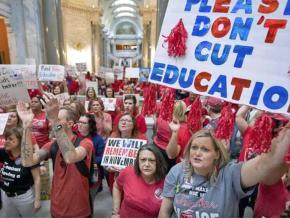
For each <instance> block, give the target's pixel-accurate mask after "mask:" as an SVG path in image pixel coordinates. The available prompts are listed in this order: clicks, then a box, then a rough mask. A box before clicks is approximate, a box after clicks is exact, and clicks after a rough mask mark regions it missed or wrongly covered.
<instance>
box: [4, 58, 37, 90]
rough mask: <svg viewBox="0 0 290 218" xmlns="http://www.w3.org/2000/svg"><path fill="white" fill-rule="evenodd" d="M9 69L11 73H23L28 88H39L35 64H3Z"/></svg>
mask: <svg viewBox="0 0 290 218" xmlns="http://www.w3.org/2000/svg"><path fill="white" fill-rule="evenodd" d="M1 66H2V67H5V68H6V69H9V71H10V73H11V74H22V76H23V83H24V85H25V86H26V88H27V89H38V84H37V77H36V66H35V65H17V64H15V65H14V64H11V65H1Z"/></svg>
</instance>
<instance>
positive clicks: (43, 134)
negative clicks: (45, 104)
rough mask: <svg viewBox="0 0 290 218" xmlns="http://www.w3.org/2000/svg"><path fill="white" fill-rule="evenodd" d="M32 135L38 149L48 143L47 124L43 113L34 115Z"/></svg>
mask: <svg viewBox="0 0 290 218" xmlns="http://www.w3.org/2000/svg"><path fill="white" fill-rule="evenodd" d="M32 134H33V136H34V137H35V139H36V142H37V144H38V146H39V148H41V147H42V146H43V145H44V144H46V143H47V142H49V122H48V120H47V119H46V114H45V112H44V111H43V112H41V113H40V114H36V115H34V117H33V121H32Z"/></svg>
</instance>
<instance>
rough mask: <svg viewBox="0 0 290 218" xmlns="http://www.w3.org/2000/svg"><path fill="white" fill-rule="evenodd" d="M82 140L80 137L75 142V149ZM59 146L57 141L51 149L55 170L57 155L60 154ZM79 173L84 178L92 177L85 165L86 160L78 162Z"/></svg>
mask: <svg viewBox="0 0 290 218" xmlns="http://www.w3.org/2000/svg"><path fill="white" fill-rule="evenodd" d="M81 141H82V139H81V138H80V137H77V138H76V140H75V142H74V147H75V148H76V147H78V146H79V145H80V143H81ZM58 149H59V147H58V144H57V141H55V142H54V143H53V144H52V145H51V148H50V156H51V159H52V165H53V169H54V165H55V159H56V154H57V152H58ZM75 165H76V167H77V169H78V171H79V172H80V174H82V175H83V176H84V177H87V178H89V177H90V171H89V169H88V167H87V165H86V163H85V161H84V160H81V161H79V162H76V163H75Z"/></svg>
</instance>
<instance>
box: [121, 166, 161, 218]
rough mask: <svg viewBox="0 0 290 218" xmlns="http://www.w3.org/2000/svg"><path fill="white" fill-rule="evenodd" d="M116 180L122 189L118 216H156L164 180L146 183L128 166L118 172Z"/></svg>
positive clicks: (147, 217)
mask: <svg viewBox="0 0 290 218" xmlns="http://www.w3.org/2000/svg"><path fill="white" fill-rule="evenodd" d="M116 182H117V184H118V186H119V187H120V189H121V190H123V200H122V203H121V208H120V211H119V212H120V217H124V218H125V217H126V218H127V217H138V218H145V217H146V218H149V217H157V216H158V213H159V209H160V206H161V201H162V199H161V193H162V189H163V185H164V180H161V181H159V182H156V183H154V184H147V183H146V182H145V181H144V180H143V178H142V177H141V176H137V175H136V174H135V172H134V168H133V167H131V166H129V167H127V168H126V169H124V170H123V171H122V172H121V173H120V175H119V176H118V177H117V180H116Z"/></svg>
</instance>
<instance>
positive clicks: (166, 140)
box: [0, 72, 290, 218]
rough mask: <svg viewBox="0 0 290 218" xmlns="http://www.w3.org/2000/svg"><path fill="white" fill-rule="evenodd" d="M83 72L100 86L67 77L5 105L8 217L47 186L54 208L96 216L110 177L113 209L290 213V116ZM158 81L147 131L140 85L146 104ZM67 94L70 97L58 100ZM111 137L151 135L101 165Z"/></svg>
mask: <svg viewBox="0 0 290 218" xmlns="http://www.w3.org/2000/svg"><path fill="white" fill-rule="evenodd" d="M85 78H86V79H87V80H93V81H97V82H98V90H95V89H94V88H93V87H82V83H81V82H80V80H79V79H78V78H77V77H74V76H68V77H67V78H66V81H64V82H50V83H46V84H41V86H40V88H39V90H29V94H30V97H31V102H30V103H29V104H25V103H23V102H19V103H18V105H15V106H14V107H13V106H9V107H3V108H1V109H2V112H4V113H5V112H6V113H9V119H8V122H7V124H6V128H5V131H4V134H3V135H2V136H0V162H1V168H2V170H1V176H2V177H1V196H2V206H3V207H2V208H3V210H4V212H5V214H6V216H7V217H31V216H33V213H34V212H36V211H37V210H38V209H39V208H40V207H41V203H40V192H41V191H40V189H42V191H46V192H48V193H49V195H50V199H51V209H50V210H51V216H52V217H91V216H93V211H94V208H93V204H94V200H95V196H96V194H97V193H98V192H100V191H102V189H103V182H105V181H104V180H106V181H107V184H108V186H109V188H110V191H111V194H112V199H113V200H112V202H113V203H112V217H124V218H125V217H164V218H165V217H212V218H213V217H223V218H225V217H229V218H232V217H243V215H244V210H245V207H246V206H250V207H252V209H253V211H254V217H279V216H280V215H282V214H283V213H286V212H287V202H290V195H289V192H288V188H289V182H288V169H289V163H290V159H289V156H290V155H289V154H290V153H288V152H289V151H288V150H289V147H290V122H289V118H287V117H285V116H283V115H280V114H273V113H267V112H264V111H259V110H257V109H255V108H250V107H249V106H243V105H234V104H230V103H227V102H225V101H222V100H219V99H217V98H213V97H203V96H198V95H195V94H193V93H188V92H185V91H181V90H173V89H169V88H166V87H162V86H157V85H153V84H149V83H147V82H144V83H139V82H138V81H137V80H135V79H131V80H129V79H124V80H115V81H114V83H112V84H106V81H105V80H104V79H102V78H96V77H94V76H92V75H91V74H90V73H89V72H88V73H87V74H86V77H85ZM152 88H153V89H155V91H156V92H154V95H155V96H154V98H153V99H156V100H155V101H156V102H155V103H156V108H155V111H154V113H153V114H152V113H151V114H150V116H151V117H153V118H154V119H155V131H154V137H153V138H152V140H149V139H148V138H147V134H146V132H147V126H146V119H145V117H146V115H148V114H146V113H144V110H142V109H141V107H140V105H141V103H140V102H138V98H136V95H135V94H138V95H140V96H144V101H143V109H144V106H146V104H148V101H146V99H147V97H146V96H148V95H147V92H150V90H151V89H152ZM62 93H68V96H69V98H68V99H66V100H65V101H63V102H61V103H60V102H59V101H58V100H57V98H56V96H57V95H59V94H62ZM123 96H124V97H123ZM82 97H84V98H82ZM101 97H105V98H116V104H115V110H114V111H106V110H105V107H104V103H103V101H102V99H101ZM151 97H152V96H151ZM155 97H156V98H155ZM145 98H146V99H145ZM85 102H87V104H86V103H85ZM230 119H231V122H229V120H230ZM108 138H124V139H143V140H148V142H149V141H153V143H152V144H147V145H144V146H142V147H141V148H140V149H139V151H138V154H137V157H136V160H135V163H134V165H133V166H128V167H127V168H126V169H124V170H120V169H118V168H113V167H106V168H103V167H102V166H101V160H102V156H103V151H104V148H105V143H106V141H107V139H108ZM48 159H51V161H52V165H53V175H52V177H51V179H52V184H51V188H50V187H49V186H48V187H49V188H47V186H46V187H41V182H43V181H45V180H46V182H47V181H48V182H50V181H49V171H50V170H49V164H48ZM92 169H93V171H94V179H93V178H92V177H91V171H92ZM40 177H41V179H40ZM33 186H34V190H33V188H32V187H33ZM40 187H41V188H40ZM45 189H46V190H45ZM273 199H275V201H273Z"/></svg>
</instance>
